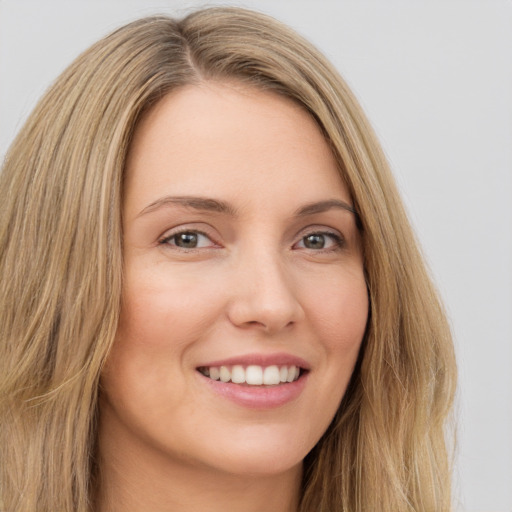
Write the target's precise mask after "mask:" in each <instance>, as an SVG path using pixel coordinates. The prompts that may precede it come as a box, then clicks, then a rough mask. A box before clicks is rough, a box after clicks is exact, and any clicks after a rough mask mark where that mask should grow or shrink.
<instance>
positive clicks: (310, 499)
mask: <svg viewBox="0 0 512 512" xmlns="http://www.w3.org/2000/svg"><path fill="white" fill-rule="evenodd" d="M226 79H229V80H233V79H234V80H238V81H242V82H244V83H245V84H249V85H253V86H255V87H258V88H260V89H264V90H269V91H274V92H276V93H278V94H282V95H285V96H287V97H289V98H292V99H293V100H294V101H296V102H297V103H298V104H300V105H302V106H303V108H305V109H306V110H307V111H308V112H310V113H311V115H312V116H313V117H314V118H315V119H316V121H317V122H318V125H319V127H320V129H321V130H322V132H323V133H324V135H325V137H326V140H327V141H328V142H329V144H330V146H331V147H332V151H333V153H334V155H335V156H336V158H337V160H338V163H339V169H340V177H341V179H343V180H344V182H345V183H346V184H347V186H348V188H349V190H350V192H351V194H352V198H353V201H354V205H355V207H356V209H357V211H358V214H359V221H360V229H361V233H362V239H363V244H364V265H365V272H366V276H367V283H368V293H369V297H370V304H371V312H370V317H369V321H368V326H367V332H366V335H365V339H364V342H363V347H362V349H361V354H360V357H359V361H358V364H357V367H356V370H355V372H354V375H353V377H352V380H351V383H350V386H349V389H348V390H347V393H346V395H345V397H344V399H343V401H342V404H341V406H340V408H339V410H338V412H337V414H336V417H335V418H334V420H333V422H332V424H331V426H330V427H329V429H328V431H327V432H326V433H325V435H324V436H323V437H322V439H321V440H320V441H319V442H318V444H317V445H316V447H315V448H314V449H313V450H312V452H311V453H310V454H309V455H308V456H307V457H306V460H305V463H304V465H305V470H304V481H303V488H302V496H301V505H300V511H302V512H314V511H316V512H328V511H329V512H334V511H340V512H341V511H346V512H363V511H369V510H375V511H376V510H379V511H381V512H405V511H416V512H419V511H425V512H426V511H434V510H435V511H439V510H449V509H450V500H451V497H450V458H449V453H448V451H447V443H446V432H445V427H446V421H447V417H448V415H449V412H450V408H451V405H452V401H453V395H454V387H455V363H454V355H453V348H452V342H451V337H450V332H449V328H448V325H447V322H446V319H445V315H444V313H443V310H442V307H441V306H440V304H439V300H438V298H437V295H436V292H435V290H434V288H433V286H432V284H431V281H430V279H429V277H428V274H427V272H426V270H425V266H424V263H423V261H422V257H421V255H420V253H419V251H418V248H417V244H416V242H415V239H414V236H413V234H412V231H411V228H410V226H409V223H408V221H407V218H406V215H405V213H404V210H403V207H402V206H401V201H400V199H399V196H398V193H397V190H396V187H395V185H394V182H393V178H392V176H391V174H390V171H389V169H388V165H387V163H386V160H385V158H384V156H383V153H382V151H381V149H380V147H379V144H378V142H377V140H376V138H375V136H374V134H373V132H372V130H371V128H370V126H369V124H368V122H367V120H366V119H365V116H364V114H363V113H362V111H361V109H360V107H359V106H358V104H357V101H356V100H355V99H354V97H353V95H352V94H351V92H350V91H349V89H348V88H347V86H346V85H345V83H344V82H343V80H342V79H341V78H340V77H339V75H338V74H337V72H336V71H335V70H334V69H333V68H332V66H331V65H330V64H329V63H328V62H327V61H326V59H325V58H324V57H323V56H322V55H321V54H319V52H318V51H317V50H315V49H314V48H313V47H312V46H311V45H310V44H309V43H308V42H306V41H304V40H303V39H302V38H301V37H299V36H298V35H297V34H295V33H294V32H293V31H291V30H290V29H288V28H287V27H285V26H283V25H281V24H280V23H278V22H276V21H275V20H273V19H272V18H269V17H267V16H265V15H262V14H259V13H255V12H251V11H247V10H243V9H236V8H211V9H206V10H201V11H198V12H195V13H192V14H191V15H189V16H187V17H186V18H184V19H183V20H179V21H177V20H174V19H171V18H168V17H165V16H156V17H150V18H145V19H142V20H139V21H136V22H134V23H131V24H129V25H127V26H125V27H123V28H121V29H119V30H117V31H116V32H114V33H113V34H111V35H110V36H108V37H106V38H104V39H103V40H101V41H100V42H98V43H96V44H95V45H94V46H92V47H91V48H90V49H89V50H87V51H86V52H85V53H84V54H82V55H81V56H80V57H79V58H78V59H77V60H76V61H75V62H74V63H73V64H72V65H71V66H70V67H69V68H68V69H67V70H66V71H65V72H64V73H63V74H62V75H61V76H60V77H59V78H58V80H57V81H56V82H55V84H54V85H53V86H52V87H51V88H50V89H49V91H48V92H47V93H46V95H45V96H44V97H43V98H42V100H41V101H40V103H39V104H38V106H37V107H36V109H35V110H34V112H33V113H32V115H31V117H30V118H29V119H28V121H27V123H26V124H25V126H24V127H23V129H22V130H21V132H20V134H19V135H18V137H17V138H16V140H15V141H14V143H13V144H12V146H11V148H10V150H9V152H8V155H7V157H6V160H5V164H4V166H3V170H2V173H1V176H0V197H1V198H2V201H1V206H0V209H1V210H0V214H1V217H0V290H1V298H0V301H1V302H0V325H1V340H0V379H1V381H0V503H2V505H3V509H4V510H6V511H9V512H27V511H30V510H34V511H35V510H37V511H39V512H45V511H46V512H61V511H77V512H78V511H79V512H85V511H88V510H90V509H91V506H92V505H91V503H92V496H93V494H94V484H95V482H94V475H95V461H96V451H95V443H96V420H97V414H98V413H97V401H98V389H99V376H100V373H101V370H102V367H103V364H104V362H105V359H106V357H107V355H108V352H109V349H110V346H111V344H112V341H113V339H114V335H115V333H116V328H117V321H118V317H119V311H120V296H121V286H122V233H121V219H120V215H121V214H120V212H121V203H122V183H123V169H124V164H125V158H126V154H127V150H128V147H129V144H130V140H131V137H132V134H133V131H134V129H135V127H136V125H137V121H138V119H139V118H140V116H141V115H142V113H143V112H145V111H147V110H148V109H149V108H150V107H151V106H152V105H154V104H155V103H156V102H157V101H158V100H159V99H160V98H161V97H163V96H164V95H165V94H166V93H167V92H169V91H171V90H173V89H175V88H177V87H180V86H183V85H185V84H193V83H199V82H201V81H203V80H226ZM0 508H2V507H1V506H0Z"/></svg>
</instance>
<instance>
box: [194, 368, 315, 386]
mask: <svg viewBox="0 0 512 512" xmlns="http://www.w3.org/2000/svg"><path fill="white" fill-rule="evenodd" d="M197 371H198V372H199V373H201V374H202V375H204V376H205V377H208V378H209V379H212V380H220V381H221V382H226V383H227V382H231V383H233V384H241V385H246V386H279V385H281V384H287V383H291V382H295V381H296V380H298V379H299V378H300V377H301V375H302V374H303V373H304V372H305V371H306V370H304V369H302V368H300V367H299V366H295V365H270V366H258V365H249V366H242V365H233V366H200V367H199V368H197Z"/></svg>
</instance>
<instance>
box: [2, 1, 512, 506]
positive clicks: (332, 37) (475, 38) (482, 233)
mask: <svg viewBox="0 0 512 512" xmlns="http://www.w3.org/2000/svg"><path fill="white" fill-rule="evenodd" d="M214 3H217V2H210V3H209V4H208V5H213V4H214ZM223 4H235V2H232V1H225V2H223ZM236 4H237V5H244V6H246V7H251V8H256V9H259V10H262V11H264V12H267V13H269V14H272V15H274V16H275V17H277V18H279V19H281V20H282V21H284V22H286V23H288V24H289V25H291V26H293V27H295V28H296V29H297V30H298V31H299V32H301V33H302V34H304V35H305V36H307V37H308V38H309V39H310V40H312V41H313V42H314V43H315V44H316V45H317V46H318V47H320V49H322V50H323V51H324V52H325V53H326V54H327V55H328V57H330V58H331V60H332V61H333V62H334V63H335V64H336V65H337V67H338V69H339V70H340V71H341V72H342V74H343V75H344V76H345V78H346V80H347V81H348V83H349V84H350V85H351V86H352V88H353V89H354V91H355V93H356V95H357V96H358V98H359V99H360V101H361V103H362V105H363V107H364V108H365V110H366V112H367V114H368V116H369V117H370V120H371V121H372V123H373V125H374V126H375V128H376V130H377V133H378V135H379V136H380V138H381V141H382V144H383V146H384V149H385V151H386V153H387V155H388V157H389V159H390V161H391V164H392V167H393V169H394V171H395V174H396V177H397V180H398V182H399V185H400V187H401V189H402V191H403V196H404V199H405V201H406V204H407V207H408V210H409V212H410V216H411V219H412V221H413V223H414V225H415V227H416V229H417V231H418V234H419V237H420V240H421V242H422V245H423V247H424V252H425V256H426V258H427V260H428V262H429V264H430V266H431V269H432V272H433V275H434V278H435V280H436V282H437V284H438V286H439V288H440V291H441V294H442V296H443V297H444V300H445V302H446V305H447V309H448V311H449V314H450V317H451V321H452V325H453V330H454V334H455V338H456V344H457V352H458V359H459V367H460V384H459V388H460V389H459V399H458V416H459V424H460V427H459V441H458V445H459V449H458V458H457V465H456V480H457V489H456V492H457V496H458V500H457V507H458V510H464V511H467V512H511V511H512V3H511V2H510V1H506V0H488V1H484V0H481V1H471V0H464V1H455V0H444V1H443V0H423V1H416V0H387V1H386V2H382V1H381V2H379V1H368V0H357V1H355V0H351V1H344V0H338V1H335V0H332V1H329V0H318V1H312V0H309V1H302V0H295V1H293V0H281V1H279V2H278V1H272V0H246V1H244V2H236ZM199 5H207V4H206V3H204V2H201V3H199V2H197V1H188V2H178V1H171V0H169V1H167V2H164V1H160V2H158V1H151V0H146V1H142V0H139V1H135V0H131V1H129V0H125V1H113V0H103V1H87V2H85V1H76V0H61V1H57V0H53V1H52V0H46V1H44V2H42V1H28V0H11V1H8V0H4V1H0V158H3V155H4V154H5V151H6V149H7V146H8V145H9V143H10V141H11V140H12V138H13V136H14V134H15V132H16V131H17V130H18V129H19V128H20V126H21V124H22V121H23V119H24V118H25V117H26V115H27V114H28V113H29V112H30V110H31V109H32V107H33V106H34V104H35V101H36V100H37V98H38V97H39V96H40V95H41V93H42V92H43V90H44V89H45V88H46V87H47V86H48V85H49V84H50V83H51V81H52V80H53V79H54V78H55V77H56V76H57V74H58V73H59V72H60V71H62V70H63V69H64V67H65V66H66V65H67V64H69V62H70V61H71V60H72V59H73V58H74V57H75V56H76V55H77V54H78V53H79V52H80V51H82V50H83V49H85V48H86V47H87V46H89V45H90V44H91V43H92V42H94V41H95V40H96V39H98V38H99V37H101V36H102V35H104V34H105V33H107V32H109V31H110V30H112V29H113V28H116V27H117V26H118V25H120V24H123V23H124V22H127V21H130V20H132V19H134V18H136V17H139V16H143V15H147V14H151V13H155V12H171V13H174V14H178V15H181V14H183V13H185V12H186V10H187V8H189V7H190V6H199ZM35 257H37V256H36V255H35Z"/></svg>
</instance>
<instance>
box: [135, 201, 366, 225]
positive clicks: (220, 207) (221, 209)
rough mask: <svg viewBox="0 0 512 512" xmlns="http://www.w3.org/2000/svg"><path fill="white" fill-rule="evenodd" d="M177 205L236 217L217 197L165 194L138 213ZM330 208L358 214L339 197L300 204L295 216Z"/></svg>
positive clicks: (229, 207)
mask: <svg viewBox="0 0 512 512" xmlns="http://www.w3.org/2000/svg"><path fill="white" fill-rule="evenodd" d="M170 205H178V206H183V207H185V208H190V209H193V210H199V211H209V212H215V213H223V214H227V215H230V216H232V217H236V215H237V210H236V208H234V207H233V206H232V205H230V204H229V203H227V202H225V201H221V200H218V199H211V198H208V197H196V196H165V197H161V198H160V199H157V200H156V201H154V202H152V203H151V204H149V205H148V206H146V207H145V208H144V209H143V210H142V211H141V212H140V213H139V214H138V215H137V217H140V216H142V215H145V214H147V213H151V212H154V211H155V210H158V209H160V208H162V207H165V206H170ZM332 209H340V210H346V211H348V212H350V213H352V214H354V215H355V217H356V220H358V214H357V212H356V210H355V209H354V207H353V206H351V205H350V204H348V203H346V202H345V201H342V200H341V199H327V200H325V201H317V202H313V203H309V204H306V205H304V206H301V207H300V208H299V209H298V210H296V211H295V216H296V217H306V216H308V215H315V214H317V213H323V212H326V211H328V210H332Z"/></svg>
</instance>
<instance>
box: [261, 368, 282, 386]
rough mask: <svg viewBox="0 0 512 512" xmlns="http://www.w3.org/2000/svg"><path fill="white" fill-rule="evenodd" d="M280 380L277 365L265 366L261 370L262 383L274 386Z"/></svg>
mask: <svg viewBox="0 0 512 512" xmlns="http://www.w3.org/2000/svg"><path fill="white" fill-rule="evenodd" d="M280 382H281V378H280V375H279V368H278V367H277V366H267V367H266V368H265V370H263V384H265V385H266V386H275V385H276V384H279V383H280Z"/></svg>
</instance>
